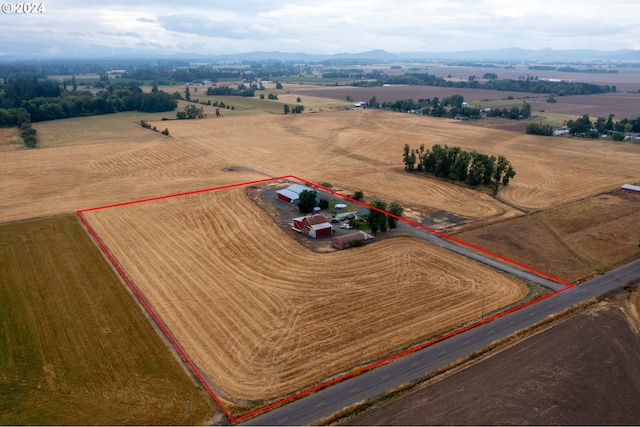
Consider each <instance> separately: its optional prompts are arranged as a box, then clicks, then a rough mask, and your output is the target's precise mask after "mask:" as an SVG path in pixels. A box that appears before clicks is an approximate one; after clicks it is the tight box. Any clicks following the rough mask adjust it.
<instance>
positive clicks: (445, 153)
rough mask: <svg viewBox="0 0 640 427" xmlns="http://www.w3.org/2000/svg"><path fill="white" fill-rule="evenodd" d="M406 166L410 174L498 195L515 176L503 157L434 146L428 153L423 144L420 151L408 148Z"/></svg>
mask: <svg viewBox="0 0 640 427" xmlns="http://www.w3.org/2000/svg"><path fill="white" fill-rule="evenodd" d="M403 162H404V165H405V170H406V171H407V172H423V173H426V174H431V175H434V176H436V177H439V178H445V179H450V180H453V181H459V182H463V183H466V184H467V185H469V186H471V187H477V186H479V185H485V186H491V187H492V188H493V191H494V193H496V194H497V192H498V187H499V184H502V185H509V181H510V180H511V179H512V178H513V177H514V176H515V175H516V171H515V170H514V169H513V167H512V166H511V163H510V162H509V161H508V160H507V158H506V157H504V156H498V157H495V156H489V155H487V154H482V153H478V152H476V151H472V152H468V151H464V150H462V149H461V148H460V147H448V146H447V145H445V146H444V147H442V146H441V145H440V144H435V145H434V146H433V147H431V150H429V149H425V147H424V144H422V145H420V147H419V148H418V149H411V148H410V147H409V144H405V146H404V153H403Z"/></svg>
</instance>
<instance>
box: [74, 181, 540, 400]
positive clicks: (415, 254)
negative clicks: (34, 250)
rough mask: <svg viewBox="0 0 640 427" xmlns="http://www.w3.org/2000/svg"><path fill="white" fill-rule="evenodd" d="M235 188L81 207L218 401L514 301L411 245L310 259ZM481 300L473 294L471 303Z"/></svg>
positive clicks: (374, 352)
mask: <svg viewBox="0 0 640 427" xmlns="http://www.w3.org/2000/svg"><path fill="white" fill-rule="evenodd" d="M245 191H246V189H245V188H244V187H240V188H233V189H223V190H217V191H213V192H206V193H201V194H195V195H189V196H181V197H175V198H170V199H163V200H158V201H152V202H145V203H138V204H133V205H126V206H120V207H115V208H109V209H103V210H97V211H92V212H87V213H85V214H84V215H85V217H86V218H87V219H88V221H89V222H90V224H91V225H92V227H94V228H95V230H96V231H97V233H98V235H99V236H100V237H101V239H103V241H104V242H105V243H106V245H107V247H108V248H109V249H110V251H111V252H112V253H113V254H114V256H115V257H116V258H117V259H118V260H119V262H120V263H121V265H122V266H123V267H124V269H125V271H126V272H127V274H128V275H129V276H130V277H131V279H132V280H133V282H134V283H135V285H136V286H137V287H138V288H139V289H140V290H141V291H142V293H143V295H144V296H145V298H146V299H147V300H148V301H149V302H150V304H151V306H152V307H153V308H154V310H156V312H157V313H158V314H159V315H160V317H161V318H162V320H163V321H164V322H165V323H166V325H167V326H168V327H169V329H170V330H171V331H172V333H173V334H174V335H175V337H176V338H177V340H178V341H179V343H180V345H181V346H183V347H184V349H185V350H186V352H187V353H188V354H189V356H190V357H191V358H192V359H193V361H194V362H195V364H196V365H197V366H198V367H199V368H200V369H201V370H202V372H203V373H204V375H205V376H206V377H207V378H208V379H209V380H210V381H211V383H212V384H213V385H214V387H215V388H216V389H218V390H219V391H220V393H221V396H222V397H223V398H225V399H228V400H230V401H235V400H236V399H242V400H245V399H246V400H253V399H271V398H277V397H278V396H282V395H285V394H287V393H290V392H293V391H295V390H297V389H300V388H303V387H306V386H309V385H311V384H313V383H315V382H317V381H320V380H322V379H325V378H327V377H329V376H331V375H335V374H337V373H339V372H343V371H346V370H349V369H350V368H352V367H353V366H356V365H358V364H359V363H360V345H361V344H362V360H363V361H364V362H366V361H370V360H376V359H379V358H381V357H383V356H385V355H387V354H390V353H392V352H394V351H395V350H397V349H399V348H402V347H403V346H407V345H410V344H413V343H416V342H419V341H420V340H424V339H426V338H429V337H432V336H435V335H437V334H440V333H443V332H445V331H449V330H451V329H453V328H455V327H457V326H460V325H461V324H464V323H465V322H468V321H470V320H473V319H478V318H479V317H480V315H481V314H482V313H481V310H482V304H483V298H485V302H484V310H485V313H488V312H490V311H493V310H496V309H499V308H500V307H504V306H505V305H508V304H511V303H514V302H516V301H518V300H520V299H521V298H523V297H524V296H525V295H526V293H527V288H526V287H525V286H524V285H522V284H520V283H519V282H517V281H515V280H513V279H511V278H509V277H507V276H504V275H502V274H499V273H497V272H495V271H493V270H491V269H488V268H486V267H483V266H481V265H479V264H477V263H475V262H472V261H470V260H468V259H466V258H463V257H459V256H457V255H454V254H451V253H449V252H448V251H445V250H442V249H440V248H437V247H435V246H432V245H430V244H427V243H425V242H423V241H421V240H419V239H415V238H409V237H398V238H393V239H387V240H384V241H380V242H377V243H374V244H372V245H368V246H365V247H362V248H357V249H356V248H354V249H350V250H346V251H341V252H333V253H324V254H319V253H316V252H313V251H310V250H308V249H306V248H304V247H303V246H302V245H300V244H299V243H298V242H297V241H296V240H294V239H293V238H292V237H291V236H289V235H287V234H286V233H284V232H283V231H282V230H281V229H280V228H279V227H278V225H277V224H275V223H274V222H273V219H272V218H271V217H270V216H268V215H267V214H266V213H265V211H263V210H262V209H261V208H260V207H258V206H257V205H256V204H255V203H254V202H252V201H251V200H250V199H249V198H248V197H247V195H246V193H245ZM483 296H484V297H483Z"/></svg>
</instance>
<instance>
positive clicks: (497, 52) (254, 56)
mask: <svg viewBox="0 0 640 427" xmlns="http://www.w3.org/2000/svg"><path fill="white" fill-rule="evenodd" d="M63 51H66V52H67V55H68V56H66V57H64V56H62V55H53V56H50V57H48V56H46V55H43V56H42V57H39V58H38V59H39V60H47V59H56V60H61V59H79V60H89V59H97V60H101V59H105V60H109V59H127V58H130V59H134V58H135V59H141V60H144V59H157V60H160V59H169V60H172V59H173V60H191V61H201V62H213V61H270V60H271V61H274V60H275V61H300V62H313V61H331V60H335V61H345V62H347V61H354V62H360V63H366V62H378V63H379V62H406V61H419V62H424V61H447V62H460V63H464V62H482V63H516V62H521V61H522V62H540V63H560V62H589V63H594V62H598V61H602V62H608V63H611V62H640V50H631V49H624V50H616V51H602V50H589V49H571V50H554V49H550V48H547V49H542V50H532V49H521V48H516V47H513V48H505V49H487V50H468V51H458V52H401V53H391V52H387V51H385V50H379V49H378V50H370V51H367V52H360V53H336V54H312V53H305V52H280V51H270V52H264V51H255V52H247V53H234V54H218V55H215V54H203V53H199V52H197V53H196V52H184V53H165V54H162V55H158V54H157V53H152V52H150V51H148V50H137V49H130V48H129V49H114V50H111V51H110V52H109V53H108V54H101V53H100V52H104V50H103V49H101V48H100V47H95V48H93V49H89V50H84V49H83V50H74V49H65V50H63ZM21 59H26V60H34V59H36V58H35V57H34V56H33V55H30V56H29V57H28V58H27V57H24V56H21V55H18V54H16V53H14V52H6V53H4V54H0V61H12V60H21Z"/></svg>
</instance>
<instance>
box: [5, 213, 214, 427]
mask: <svg viewBox="0 0 640 427" xmlns="http://www.w3.org/2000/svg"><path fill="white" fill-rule="evenodd" d="M0 278H1V280H0V425H16V424H39V425H52V424H53V425H69V424H75V425H78V424H81V425H82V424H84V425H104V424H108V425H118V424H125V425H126V424H128V425H132V424H133V425H145V424H146V425H149V424H163V425H166V424H183V425H185V424H188V423H189V421H190V420H189V411H188V405H191V408H192V419H193V422H194V423H196V424H205V423H208V422H210V421H211V419H212V416H213V413H214V409H213V404H212V402H211V401H210V398H209V396H208V395H207V394H206V393H205V392H204V391H203V390H202V389H201V388H200V387H198V386H197V385H195V383H194V382H193V381H192V379H191V378H190V376H189V375H188V374H187V372H186V371H185V369H184V368H183V367H182V366H181V364H180V363H179V362H178V361H177V360H176V358H174V356H173V355H172V354H171V353H170V351H169V350H168V348H167V346H166V345H165V343H164V342H163V340H162V339H161V338H160V336H159V335H158V333H157V332H156V331H155V329H154V328H153V327H152V326H151V323H150V322H149V321H148V320H147V318H146V316H145V314H144V313H143V311H142V309H141V308H140V306H139V305H138V304H137V303H136V301H135V300H134V298H133V296H132V295H131V293H129V292H128V290H127V288H126V287H125V285H124V284H123V283H122V282H121V281H120V279H119V278H118V277H117V276H116V274H115V272H114V271H113V269H112V268H111V267H110V266H109V264H108V263H107V262H106V260H105V258H104V257H103V255H102V253H101V252H100V251H99V250H98V248H97V246H96V245H95V244H94V242H93V241H92V240H91V239H90V238H89V236H88V234H87V233H86V231H85V230H84V228H83V227H82V225H81V224H80V221H79V220H78V218H77V217H76V216H75V215H67V216H60V217H53V218H47V219H42V220H37V221H29V222H18V223H12V224H5V225H2V226H0Z"/></svg>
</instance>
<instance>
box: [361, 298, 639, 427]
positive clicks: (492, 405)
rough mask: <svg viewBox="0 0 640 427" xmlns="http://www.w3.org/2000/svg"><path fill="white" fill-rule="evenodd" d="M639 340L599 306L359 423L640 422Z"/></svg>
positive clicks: (618, 315) (616, 314)
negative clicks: (639, 383) (639, 402)
mask: <svg viewBox="0 0 640 427" xmlns="http://www.w3.org/2000/svg"><path fill="white" fill-rule="evenodd" d="M639 359H640V338H639V336H638V335H637V334H636V333H635V332H634V330H633V329H632V328H631V327H630V325H629V323H628V321H627V319H626V318H625V316H624V315H623V314H622V312H621V311H620V310H619V309H618V308H616V307H614V306H610V305H604V306H602V305H601V306H597V307H595V308H592V309H590V310H589V311H587V312H585V313H583V314H580V315H578V316H575V317H573V318H570V319H568V320H567V321H565V322H563V323H562V324H560V325H558V326H555V327H553V328H552V329H549V330H547V331H545V332H542V333H540V334H538V335H535V336H533V337H531V338H529V339H527V340H525V341H523V342H521V343H519V344H516V345H515V346H513V347H511V348H509V349H507V350H505V351H503V352H502V353H499V354H497V355H495V356H493V357H491V358H490V359H488V360H484V361H482V362H480V363H478V364H476V365H474V366H472V367H470V368H467V369H465V370H464V371H462V372H459V373H456V374H454V375H452V376H451V377H448V378H446V379H444V380H442V381H439V382H437V383H435V384H432V385H430V386H428V387H426V388H424V389H422V390H420V391H417V392H415V393H412V394H410V395H408V396H406V397H404V398H401V399H399V400H397V401H395V402H392V403H390V404H389V405H386V406H384V407H382V408H380V409H378V410H374V411H371V412H370V413H368V414H366V415H365V416H363V417H361V418H359V419H357V420H356V422H355V423H353V424H354V425H638V424H640V412H639V411H638V406H637V405H636V404H635V402H638V401H640V387H639V386H638V381H637V379H638V378H640V367H639V366H638V363H637V362H638V360H639Z"/></svg>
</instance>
